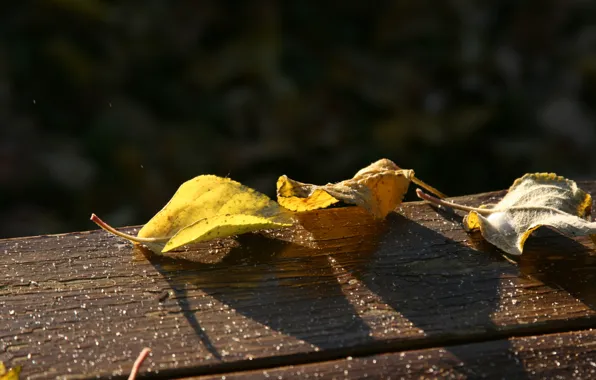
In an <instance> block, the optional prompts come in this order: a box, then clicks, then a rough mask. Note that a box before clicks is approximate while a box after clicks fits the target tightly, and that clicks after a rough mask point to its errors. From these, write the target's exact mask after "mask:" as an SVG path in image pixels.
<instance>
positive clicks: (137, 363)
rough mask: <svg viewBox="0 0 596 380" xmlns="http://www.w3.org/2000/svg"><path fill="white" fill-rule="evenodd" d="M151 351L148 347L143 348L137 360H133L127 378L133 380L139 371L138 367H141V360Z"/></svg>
mask: <svg viewBox="0 0 596 380" xmlns="http://www.w3.org/2000/svg"><path fill="white" fill-rule="evenodd" d="M150 353H151V349H150V348H149V347H145V348H143V350H142V351H141V353H140V354H139V356H138V357H137V360H135V362H134V364H133V365H132V370H131V371H130V375H129V376H128V380H135V379H136V378H137V374H138V373H139V369H141V365H142V364H143V361H145V359H146V358H147V356H149V354H150Z"/></svg>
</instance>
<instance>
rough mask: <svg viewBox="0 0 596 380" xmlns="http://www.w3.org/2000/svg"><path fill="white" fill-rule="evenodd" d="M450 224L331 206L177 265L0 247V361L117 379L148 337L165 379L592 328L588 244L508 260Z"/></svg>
mask: <svg viewBox="0 0 596 380" xmlns="http://www.w3.org/2000/svg"><path fill="white" fill-rule="evenodd" d="M581 186H582V188H584V189H586V190H588V191H590V192H593V191H594V190H596V184H594V183H590V184H587V183H584V184H581ZM502 194H503V193H502V192H501V193H492V194H484V195H477V196H472V197H462V198H459V201H460V202H465V203H467V204H472V205H476V204H479V203H481V202H487V201H491V202H494V201H495V200H496V199H498V197H499V196H501V195H502ZM460 223H461V217H460V216H458V215H457V214H453V213H450V212H447V211H442V210H435V209H433V208H431V207H430V206H429V205H426V204H422V203H420V202H414V203H407V204H404V205H403V207H402V208H401V210H400V213H399V214H398V213H396V214H394V215H391V216H390V217H389V218H388V219H387V220H386V221H384V222H376V221H374V220H372V219H371V218H370V217H368V216H367V215H366V214H364V213H363V212H361V211H360V210H359V209H358V208H338V209H330V210H323V211H319V212H312V213H305V214H304V215H303V216H302V226H303V227H302V228H298V229H295V230H288V231H285V232H281V233H276V234H273V235H277V237H278V238H279V239H278V240H271V239H267V238H264V237H261V236H258V235H257V236H247V237H241V238H240V239H239V243H238V244H233V243H232V242H230V241H228V240H226V241H220V242H214V243H210V244H204V245H201V246H199V247H196V248H195V249H193V250H192V251H189V252H186V253H183V254H181V256H183V257H185V258H186V260H173V259H167V258H160V257H155V256H150V255H144V254H143V253H141V252H138V251H134V250H133V249H132V248H131V247H130V246H129V245H128V244H125V243H123V242H122V241H121V240H119V239H118V238H116V237H113V236H110V235H108V234H107V233H105V232H103V231H92V232H83V233H73V234H66V235H54V236H40V237H31V238H23V239H8V240H0V316H1V320H0V360H2V361H4V362H5V363H7V364H8V365H11V366H14V365H23V375H24V377H26V378H32V379H35V378H53V377H57V376H59V377H66V378H87V377H96V376H97V377H102V378H104V377H110V376H115V377H118V376H121V375H124V374H126V373H128V371H129V370H130V368H131V366H132V363H133V361H134V358H135V357H136V355H137V354H138V353H139V352H140V351H141V349H142V348H143V347H145V346H149V347H151V348H152V350H153V354H152V356H151V358H150V359H149V360H148V361H147V363H146V365H145V366H144V367H143V372H144V373H146V374H153V375H154V376H156V377H163V378H171V377H175V376H192V375H202V374H215V373H226V372H233V371H242V370H249V369H258V368H265V367H272V366H281V365H298V364H306V363H312V362H317V361H323V360H335V359H341V358H345V357H346V356H350V355H351V356H353V357H357V356H368V355H375V354H381V353H385V352H389V351H399V350H413V349H426V348H433V347H440V346H451V347H453V346H457V345H461V344H466V343H471V342H480V341H488V340H499V339H504V338H507V337H510V336H514V335H528V334H543V333H549V332H563V331H571V330H580V329H586V328H590V327H596V312H595V309H594V307H595V306H596V287H594V285H593V284H594V278H595V276H596V255H595V253H594V250H593V247H592V246H591V243H590V242H589V241H588V239H587V238H576V239H568V238H565V237H562V236H560V235H557V234H554V233H546V234H544V233H543V235H545V236H544V237H542V238H540V239H529V240H528V243H527V252H526V253H524V255H523V256H521V257H520V262H519V265H518V266H516V265H513V264H511V263H510V262H508V261H507V260H505V259H504V258H503V257H502V256H501V255H500V253H499V252H498V250H496V249H495V248H493V247H492V246H490V245H489V244H487V243H485V242H483V240H482V238H481V237H479V236H470V235H468V234H466V233H465V232H464V231H463V229H462V228H461V224H460ZM290 241H292V242H293V243H292V242H290ZM217 260H220V261H219V262H217V263H201V262H199V261H217ZM504 342H508V341H506V340H505V341H504ZM505 348H506V347H505ZM505 348H504V349H505ZM445 349H446V350H448V351H449V350H450V349H451V348H449V347H448V348H445ZM454 355H457V354H456V353H454ZM518 365H519V366H522V367H523V363H522V362H520V364H518Z"/></svg>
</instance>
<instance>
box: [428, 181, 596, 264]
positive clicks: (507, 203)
mask: <svg viewBox="0 0 596 380" xmlns="http://www.w3.org/2000/svg"><path fill="white" fill-rule="evenodd" d="M418 196H419V197H421V198H422V199H425V200H428V201H430V202H433V203H436V204H439V205H443V206H447V207H452V208H455V209H460V210H464V211H469V214H468V215H467V216H466V217H465V218H464V227H465V228H466V229H467V230H469V231H473V230H480V232H481V233H482V236H484V238H485V239H486V240H487V241H488V242H490V243H491V244H493V245H495V246H497V247H498V248H500V249H501V250H503V251H504V252H506V253H508V254H511V255H521V254H522V252H523V249H524V243H525V242H526V239H527V238H528V237H529V236H530V234H531V233H532V231H534V230H536V229H537V228H539V227H541V226H548V227H551V228H554V229H556V230H557V231H559V232H561V233H563V234H565V235H568V236H580V235H590V237H591V238H592V240H594V236H593V234H596V223H594V222H592V221H591V217H590V212H591V206H592V197H591V196H590V194H587V193H586V192H584V191H583V190H581V189H580V188H578V187H577V184H576V183H575V182H574V181H572V180H569V179H566V178H563V177H560V176H557V175H556V174H553V173H536V174H526V175H524V176H523V177H521V178H518V179H517V180H515V182H514V183H513V185H512V186H511V187H510V188H509V191H508V193H507V195H505V197H503V199H502V200H501V201H500V202H499V203H497V204H496V205H493V206H488V205H485V206H481V207H480V208H473V207H467V206H462V205H458V204H455V203H450V202H446V201H442V200H439V199H436V198H434V197H432V196H430V195H428V194H424V193H423V192H422V191H418Z"/></svg>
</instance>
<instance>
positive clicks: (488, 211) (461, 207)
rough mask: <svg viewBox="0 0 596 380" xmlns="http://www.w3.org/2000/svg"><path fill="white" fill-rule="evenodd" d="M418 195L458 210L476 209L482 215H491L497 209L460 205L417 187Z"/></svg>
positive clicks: (428, 200) (431, 201)
mask: <svg viewBox="0 0 596 380" xmlns="http://www.w3.org/2000/svg"><path fill="white" fill-rule="evenodd" d="M416 195H418V198H420V199H424V200H425V201H427V202H430V203H433V204H436V205H439V206H444V207H450V208H453V209H456V210H462V211H467V212H470V211H475V212H477V213H479V214H482V215H490V214H492V213H493V212H495V210H492V209H488V208H477V207H469V206H464V205H460V204H458V203H452V202H447V201H444V200H442V199H439V198H437V197H433V196H432V195H429V194H426V193H425V192H424V191H422V190H420V189H416Z"/></svg>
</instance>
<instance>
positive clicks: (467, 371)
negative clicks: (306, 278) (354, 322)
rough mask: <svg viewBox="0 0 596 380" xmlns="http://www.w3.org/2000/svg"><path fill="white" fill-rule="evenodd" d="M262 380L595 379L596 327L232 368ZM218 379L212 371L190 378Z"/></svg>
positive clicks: (233, 379)
mask: <svg viewBox="0 0 596 380" xmlns="http://www.w3.org/2000/svg"><path fill="white" fill-rule="evenodd" d="M225 378H226V380H238V379H246V380H258V379H307V378H309V379H345V378H348V379H365V378H369V379H400V378H402V379H404V378H405V379H428V378H447V379H469V378H474V379H594V378H596V331H594V330H588V331H576V332H570V333H560V334H549V335H539V336H528V337H521V338H511V339H500V340H494V341H488V342H482V343H472V344H463V345H457V346H450V347H447V348H443V347H438V348H428V349H424V350H412V351H402V352H394V353H386V354H378V355H371V356H362V357H348V358H344V359H339V360H332V361H325V362H319V363H311V364H303V365H297V366H284V367H277V368H267V369H260V370H252V371H243V372H236V373H227V374H226V375H225ZM191 379H192V380H215V379H221V375H207V376H201V377H193V378H187V379H186V380H191Z"/></svg>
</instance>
